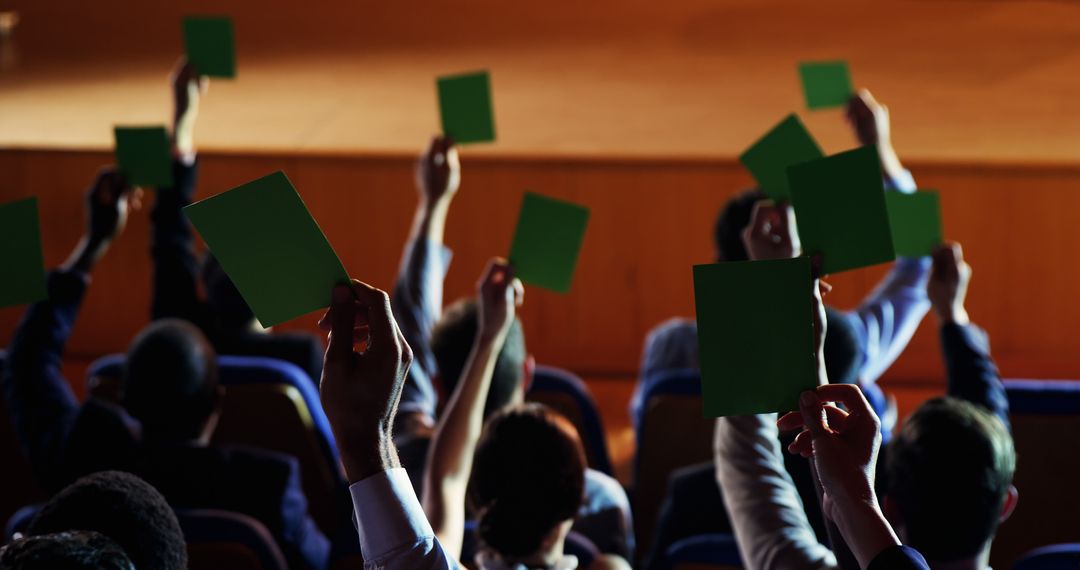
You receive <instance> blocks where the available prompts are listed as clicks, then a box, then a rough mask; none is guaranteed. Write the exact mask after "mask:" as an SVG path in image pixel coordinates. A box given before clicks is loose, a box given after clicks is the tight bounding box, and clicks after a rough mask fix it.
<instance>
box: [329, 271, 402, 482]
mask: <svg viewBox="0 0 1080 570" xmlns="http://www.w3.org/2000/svg"><path fill="white" fill-rule="evenodd" d="M332 298H333V302H332V303H331V305H330V309H329V311H328V312H327V315H326V317H324V319H323V321H324V322H325V321H327V320H329V322H330V343H329V346H327V349H326V356H325V358H324V360H323V374H322V380H321V382H320V383H319V393H320V395H321V400H322V404H323V408H324V409H325V410H326V416H327V418H328V419H329V420H330V426H331V428H333V431H334V437H335V438H336V439H337V443H338V448H339V450H340V451H341V459H342V463H343V464H344V466H345V473H346V475H347V476H348V479H349V483H355V482H357V481H360V480H361V479H365V478H367V477H369V476H371V475H374V474H376V473H379V472H381V471H385V470H387V469H392V468H395V467H399V466H400V463H399V462H398V459H397V452H396V451H395V450H394V446H393V443H392V433H391V431H392V426H393V424H394V416H395V415H396V414H397V406H398V400H399V399H400V398H401V386H402V384H404V382H405V375H406V374H407V373H408V371H409V365H410V364H411V363H412V357H413V353H412V349H411V348H409V344H408V343H407V342H405V338H404V337H403V336H402V335H401V331H400V330H399V329H398V326H397V322H396V321H395V320H394V316H393V314H392V312H391V310H390V297H389V296H388V295H387V294H386V293H385V292H383V291H380V290H378V289H376V288H374V287H371V286H369V285H366V284H364V283H361V282H360V281H357V280H355V279H354V280H353V281H352V282H351V283H350V284H349V285H338V286H336V287H335V288H334V291H333V297H332ZM358 347H362V351H361V350H358Z"/></svg>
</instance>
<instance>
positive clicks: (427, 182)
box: [416, 136, 461, 208]
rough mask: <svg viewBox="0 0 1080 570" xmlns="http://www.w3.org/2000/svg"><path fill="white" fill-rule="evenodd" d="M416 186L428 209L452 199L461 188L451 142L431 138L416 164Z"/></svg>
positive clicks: (458, 170)
mask: <svg viewBox="0 0 1080 570" xmlns="http://www.w3.org/2000/svg"><path fill="white" fill-rule="evenodd" d="M416 185H417V188H418V189H419V190H420V197H421V198H422V199H423V200H424V202H425V203H426V205H427V206H428V207H429V208H430V207H434V206H436V205H438V204H441V203H445V202H449V201H450V199H451V198H453V196H454V194H455V193H456V192H457V190H458V187H459V186H461V161H460V160H459V158H458V151H457V148H456V147H455V146H454V141H453V140H451V139H450V138H449V137H442V136H436V137H432V139H431V143H430V144H428V148H427V150H425V151H424V154H422V155H420V159H419V160H418V161H417V163H416Z"/></svg>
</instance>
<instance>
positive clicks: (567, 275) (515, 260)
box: [510, 192, 589, 293]
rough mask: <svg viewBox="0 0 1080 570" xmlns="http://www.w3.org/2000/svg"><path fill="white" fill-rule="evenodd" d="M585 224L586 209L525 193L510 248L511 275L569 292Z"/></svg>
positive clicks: (547, 287) (533, 283)
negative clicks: (512, 269) (512, 270)
mask: <svg viewBox="0 0 1080 570" xmlns="http://www.w3.org/2000/svg"><path fill="white" fill-rule="evenodd" d="M588 223H589V210H588V209H587V208H583V207H581V206H578V205H577V204H571V203H570V202H563V201H561V200H555V199H553V198H548V197H547V196H541V195H540V194H534V193H532V192H527V193H526V194H525V200H524V201H523V202H522V204H521V213H520V214H519V216H518V223H517V230H515V231H514V243H513V245H512V246H511V247H510V264H511V265H513V266H514V274H515V275H516V276H517V277H518V278H519V279H521V280H522V281H524V282H526V283H530V284H532V285H537V286H539V287H543V288H545V289H551V290H552V291H557V292H559V293H566V292H567V291H569V290H570V282H571V281H572V280H573V278H574V267H575V266H577V260H578V254H579V253H580V252H581V243H582V241H584V239H585V226H586V225H588Z"/></svg>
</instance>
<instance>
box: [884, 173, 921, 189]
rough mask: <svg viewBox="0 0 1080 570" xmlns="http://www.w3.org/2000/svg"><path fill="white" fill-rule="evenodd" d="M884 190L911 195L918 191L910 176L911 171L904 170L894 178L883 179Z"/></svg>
mask: <svg viewBox="0 0 1080 570" xmlns="http://www.w3.org/2000/svg"><path fill="white" fill-rule="evenodd" d="M885 189H886V190H895V191H897V192H903V193H904V194H913V193H914V192H915V190H916V189H918V186H917V185H916V184H915V177H914V176H912V175H911V171H910V170H908V169H906V168H905V169H904V170H902V171H901V172H900V173H899V174H897V176H896V178H893V177H891V176H886V177H885Z"/></svg>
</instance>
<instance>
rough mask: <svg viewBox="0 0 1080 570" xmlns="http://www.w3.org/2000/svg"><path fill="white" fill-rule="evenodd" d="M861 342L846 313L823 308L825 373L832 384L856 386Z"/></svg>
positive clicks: (860, 364) (860, 363)
mask: <svg viewBox="0 0 1080 570" xmlns="http://www.w3.org/2000/svg"><path fill="white" fill-rule="evenodd" d="M861 342H862V340H861V339H860V337H859V334H858V332H857V331H856V330H855V324H854V323H853V322H852V318H851V316H850V315H849V314H848V313H845V312H844V311H840V310H837V309H834V308H832V307H829V306H826V307H825V347H824V349H823V350H822V352H824V354H825V372H826V374H828V376H829V382H830V383H832V384H856V383H858V381H859V369H860V368H861V367H862V355H863V351H862V346H860V343H861Z"/></svg>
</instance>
